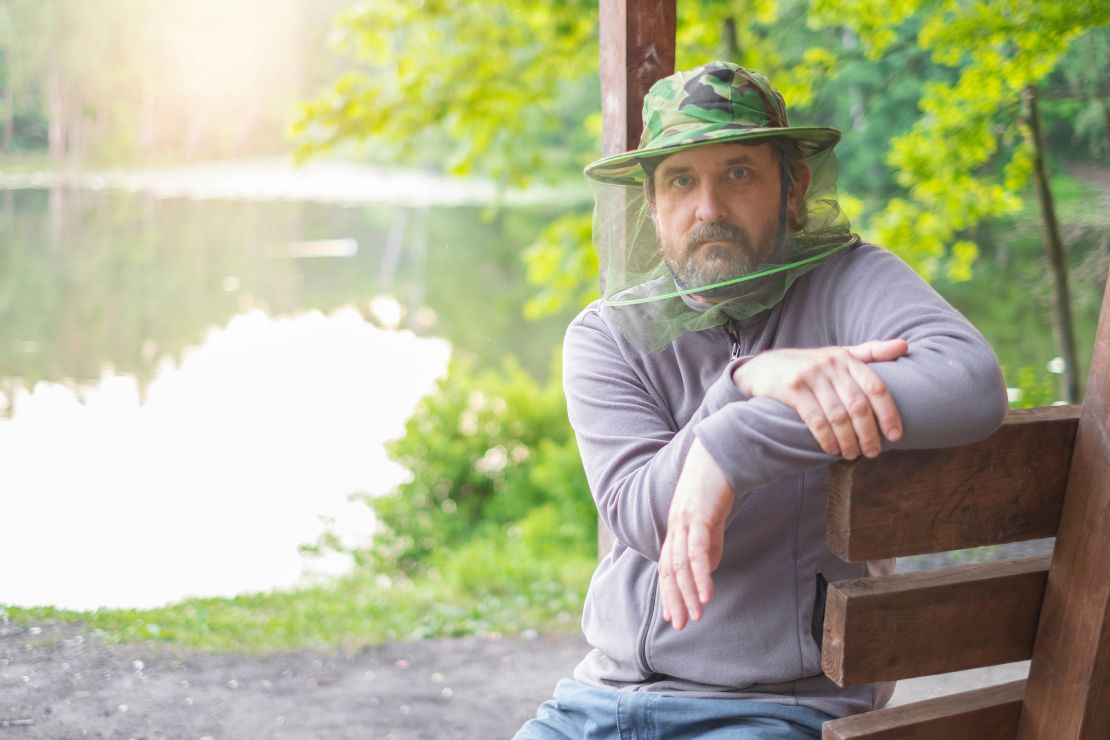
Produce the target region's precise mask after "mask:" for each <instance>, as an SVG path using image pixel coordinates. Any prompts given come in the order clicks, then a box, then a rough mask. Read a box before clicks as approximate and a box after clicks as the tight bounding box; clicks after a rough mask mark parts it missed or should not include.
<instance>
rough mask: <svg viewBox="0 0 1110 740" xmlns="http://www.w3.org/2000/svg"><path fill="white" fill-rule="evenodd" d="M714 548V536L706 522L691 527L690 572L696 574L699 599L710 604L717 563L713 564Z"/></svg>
mask: <svg viewBox="0 0 1110 740" xmlns="http://www.w3.org/2000/svg"><path fill="white" fill-rule="evenodd" d="M712 547H713V542H712V534H711V532H710V531H709V527H708V526H706V525H705V523H704V522H694V523H693V524H691V525H690V539H689V551H690V570H691V571H692V572H693V574H694V584H695V585H696V586H697V588H698V598H699V599H700V600H701V603H702V604H708V603H709V600H710V599H712V598H713V577H712V575H710V574H711V573H712V572H713V566H714V565H715V563H713V562H711V559H710V551H711V549H712Z"/></svg>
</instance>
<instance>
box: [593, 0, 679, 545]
mask: <svg viewBox="0 0 1110 740" xmlns="http://www.w3.org/2000/svg"><path fill="white" fill-rule="evenodd" d="M600 2H601V5H600V12H599V15H600V20H601V29H600V42H601V60H600V61H601V114H602V119H603V123H602V126H603V127H602V135H601V151H602V154H603V155H605V156H608V155H610V154H618V153H620V152H624V151H628V150H629V149H634V148H636V146H637V145H638V144H639V143H640V132H641V131H642V130H643V118H642V115H641V110H642V108H643V103H644V95H646V94H647V91H648V89H649V88H650V87H651V86H652V85H653V84H655V82H656V81H657V80H660V79H662V78H663V77H666V76H667V75H669V74H671V73H673V72H674V43H675V41H674V40H675V2H676V0H600ZM601 274H602V280H604V275H605V265H602V272H601ZM597 545H598V552H599V554H601V555H604V554H605V553H607V552H608V551H609V550H610V548H611V547H612V545H613V535H612V534H610V532H609V531H608V530H607V529H606V528H605V525H603V524H601V523H598V533H597Z"/></svg>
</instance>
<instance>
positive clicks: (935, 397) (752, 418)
mask: <svg viewBox="0 0 1110 740" xmlns="http://www.w3.org/2000/svg"><path fill="white" fill-rule="evenodd" d="M857 252H859V254H855V255H852V259H850V260H848V259H846V260H840V261H839V262H838V263H837V264H836V265H830V267H831V268H833V269H830V270H827V271H822V272H823V273H824V274H823V275H821V278H822V280H821V284H820V285H816V286H812V287H813V289H810V290H807V291H805V293H804V297H803V298H802V299H801V300H800V302H798V303H795V304H794V305H792V306H790V310H791V311H792V312H801V314H800V315H802V316H806V317H813V322H814V326H815V327H816V331H815V333H813V337H814V339H815V341H813V342H809V343H807V346H829V345H851V344H858V343H860V342H864V341H868V340H872V339H895V338H903V339H906V340H907V341H908V342H909V345H910V350H909V353H908V354H907V355H906V356H905V357H902V358H900V359H898V360H896V361H894V362H886V363H873V364H872V365H871V367H872V369H874V370H875V372H876V373H878V375H879V376H880V377H881V378H882V379H883V380H884V381H885V382H886V384H887V386H888V388H889V389H890V391H891V394H892V395H893V397H894V400H895V403H896V404H897V406H898V409H899V412H900V413H901V416H902V422H903V436H902V439H901V440H900V441H899V442H898V443H896V444H894V445H891V444H889V443H886V444H885V445H884V449H890V448H903V449H905V448H928V447H944V446H952V445H960V444H966V443H969V442H972V441H975V440H978V439H981V438H983V437H985V436H987V435H988V434H990V433H991V432H992V431H993V430H994V429H995V428H996V427H997V426H998V424H1000V423H1001V420H1002V418H1003V416H1004V415H1005V412H1006V394H1005V386H1004V383H1003V381H1002V376H1001V372H1000V370H999V368H998V363H997V360H996V359H995V357H994V353H993V352H992V350H991V349H990V347H989V345H987V343H986V341H985V340H984V339H983V337H982V336H981V335H980V334H979V332H977V331H976V330H975V329H974V328H973V327H972V326H971V325H970V324H969V323H968V322H967V321H966V320H965V319H964V318H963V317H962V316H960V314H959V313H958V312H956V311H955V310H954V309H953V308H952V307H951V306H949V305H948V304H947V303H946V302H945V301H944V300H943V299H942V298H941V297H940V296H939V295H937V294H936V292H935V291H933V290H932V288H930V287H929V286H928V285H926V284H925V283H924V282H923V281H922V280H921V279H920V278H918V277H917V276H916V275H915V274H914V273H913V271H912V270H910V269H909V268H908V267H907V266H906V265H905V264H904V263H902V261H901V260H899V259H898V258H897V257H895V256H894V255H893V254H890V253H889V252H886V250H882V249H879V248H877V247H861V248H859V250H857ZM810 277H816V276H815V275H811V276H810ZM564 355H565V359H564V364H563V367H564V388H565V390H566V393H567V405H568V411H569V413H570V417H571V423H572V425H573V426H574V429H575V432H576V434H577V437H578V443H579V449H580V451H581V453H582V460H583V465H584V467H585V469H586V474H587V477H588V479H589V482H590V488H591V490H592V491H593V493H594V498H595V500H596V502H597V506H598V512H599V516H600V517H601V521H602V522H603V523H604V524H605V525H606V526H607V527H608V528H609V529H610V531H612V532H613V534H614V536H615V537H616V538H617V539H618V541H620V542H621V543H623V544H625V545H627V546H628V547H631V548H633V549H634V550H636V551H637V552H639V553H641V554H642V555H644V556H645V557H648V558H650V559H652V560H657V559H658V556H659V550H660V548H661V546H662V542H663V538H664V536H665V534H666V521H667V513H668V510H669V508H670V502H671V498H672V496H673V494H674V489H675V485H676V483H677V481H678V475H679V473H680V471H681V469H682V462H683V460H684V459H685V456H686V452H687V451H688V450H689V447H690V444H691V442H692V441H693V435H696V436H697V438H698V439H700V440H701V442H702V443H703V444H704V445H705V447H706V449H707V450H708V451H709V453H710V455H712V456H713V459H714V460H715V461H716V462H717V463H718V464H719V465H720V466H721V468H722V470H723V471H724V473H725V476H726V478H727V479H728V481H729V483H730V485H731V486H732V489H733V492H734V493H735V494H736V496H737V498H738V500H742V499H743V498H745V497H746V496H747V494H748V493H749V492H750V491H753V490H755V489H757V488H761V487H764V486H767V485H769V484H771V483H773V482H774V481H776V480H778V479H780V478H783V477H785V476H789V475H796V474H800V473H803V472H805V471H807V470H813V469H816V468H820V467H822V466H825V465H828V464H829V463H830V462H833V461H835V460H836V459H837V458H836V457H834V456H831V455H828V454H826V453H824V452H823V451H822V450H821V449H820V447H819V446H818V444H817V442H816V440H815V439H814V438H813V436H812V435H811V434H810V432H809V430H808V429H807V428H806V426H805V424H803V423H802V421H801V419H799V417H798V415H797V413H795V411H794V410H793V409H791V408H789V407H787V406H785V405H783V404H781V403H779V402H777V401H774V400H771V399H768V398H752V399H748V398H746V397H745V396H744V395H743V394H741V393H740V391H739V390H738V389H737V388H736V387H735V386H734V385H733V383H732V382H731V373H732V371H733V369H734V368H735V366H736V363H737V362H742V360H740V361H735V362H733V363H730V364H729V365H728V366H727V367H726V368H725V371H724V372H723V373H722V374H721V376H720V377H719V378H718V379H717V381H716V382H715V383H713V384H712V385H711V386H710V388H709V389H708V391H707V393H706V395H705V398H704V399H703V401H702V404H701V406H700V407H699V408H698V410H697V411H696V413H695V414H694V415H693V417H692V418H691V419H690V420H689V421H688V422H687V423H686V424H685V425H684V426H682V427H679V426H678V424H677V423H676V421H675V420H674V419H673V418H672V417H671V415H670V413H669V411H668V410H667V408H666V404H665V403H663V402H662V400H661V399H660V398H658V397H657V396H656V395H655V393H654V391H653V389H651V388H649V387H647V386H646V385H645V384H644V383H643V382H642V381H641V380H640V378H639V376H638V374H637V373H636V372H635V371H634V370H633V368H632V362H631V361H630V360H629V358H626V357H625V356H624V355H623V354H622V349H621V347H620V346H619V345H618V343H617V342H616V341H615V340H614V339H613V338H612V336H610V334H609V333H608V331H606V329H605V326H604V324H603V322H602V320H601V318H600V317H599V316H598V315H597V314H596V313H592V314H590V313H587V314H585V315H584V317H583V318H582V319H580V320H579V321H577V322H575V323H574V324H572V325H571V327H570V329H569V330H568V332H567V337H566V342H565V343H564ZM674 380H675V382H681V379H680V378H676V379H674ZM737 508H738V507H737Z"/></svg>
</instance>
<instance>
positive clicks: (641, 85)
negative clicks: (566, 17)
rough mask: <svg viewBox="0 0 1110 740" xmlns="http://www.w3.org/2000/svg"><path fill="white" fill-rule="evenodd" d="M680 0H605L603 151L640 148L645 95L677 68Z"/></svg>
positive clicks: (602, 110)
mask: <svg viewBox="0 0 1110 740" xmlns="http://www.w3.org/2000/svg"><path fill="white" fill-rule="evenodd" d="M675 2H676V0H601V5H600V16H601V29H600V39H599V40H600V44H601V115H602V126H603V128H602V141H601V150H602V153H603V154H604V155H605V156H608V155H610V154H619V153H620V152H624V151H628V150H629V149H635V148H636V146H637V145H638V144H639V143H640V132H641V131H642V130H643V118H642V116H641V110H642V108H643V103H644V95H646V94H647V91H648V89H649V88H650V87H651V86H652V85H654V84H655V83H656V81H658V80H660V79H662V78H664V77H666V76H667V75H670V74H671V73H673V72H674V43H675Z"/></svg>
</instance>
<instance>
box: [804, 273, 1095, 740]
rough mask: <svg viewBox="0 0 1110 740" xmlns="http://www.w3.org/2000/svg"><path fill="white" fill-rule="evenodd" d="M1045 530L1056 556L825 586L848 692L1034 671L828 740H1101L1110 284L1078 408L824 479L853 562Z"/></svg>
mask: <svg viewBox="0 0 1110 740" xmlns="http://www.w3.org/2000/svg"><path fill="white" fill-rule="evenodd" d="M1051 536H1055V537H1056V546H1055V550H1054V551H1053V554H1052V555H1051V556H1043V557H1034V558H1022V559H1018V560H1009V561H1001V562H994V563H981V564H975V565H964V566H958V567H955V568H947V569H944V570H941V571H934V572H920V573H906V574H895V575H891V576H877V577H871V578H856V579H852V580H847V581H840V582H837V583H833V584H830V585H829V590H828V595H827V599H826V604H825V623H824V643H823V647H822V668H823V670H824V671H825V673H826V674H827V675H828V676H829V677H830V678H832V679H833V680H834V681H835V682H836V683H837V684H839V685H841V686H848V685H854V684H861V683H869V682H872V681H890V680H896V679H900V678H912V677H916V676H926V675H932V674H937V673H946V672H949V671H956V670H963V669H967V668H978V667H982V666H989V665H997V664H1000V663H1008V662H1012V661H1018V660H1026V659H1032V661H1031V663H1030V670H1029V678H1028V679H1027V680H1025V681H1016V682H1013V683H1010V684H1004V685H1002V686H997V687H991V688H988V689H981V690H978V691H971V692H965V693H963V694H956V695H953V696H950V697H943V698H941V699H933V700H929V701H926V702H920V703H918V704H911V705H905V706H901V707H892V708H889V709H884V710H880V711H877V712H870V713H868V714H863V715H858V716H856V717H849V718H845V719H842V720H837V721H834V722H830V723H827V724H826V725H825V730H824V738H826V740H830V739H833V738H837V739H847V738H1014V737H1020V738H1084V739H1086V738H1090V739H1092V740H1094V739H1096V738H1097V739H1098V740H1106V739H1107V738H1110V285H1108V286H1107V289H1106V293H1105V296H1104V298H1103V304H1102V313H1101V317H1100V320H1099V328H1098V334H1097V337H1096V339H1095V348H1094V353H1093V355H1092V360H1091V371H1090V376H1089V379H1088V381H1087V395H1086V399H1085V400H1084V402H1083V405H1082V406H1059V407H1051V408H1040V409H1029V410H1024V411H1013V412H1011V413H1010V415H1009V417H1008V418H1007V420H1006V422H1005V423H1004V424H1003V426H1002V427H1001V428H1000V429H999V430H998V431H997V432H996V433H995V434H994V435H992V436H991V437H990V438H988V439H986V440H984V441H982V442H979V443H977V444H973V445H968V446H966V447H959V448H952V449H942V450H921V451H908V452H893V453H888V454H886V455H883V456H882V457H880V458H877V459H874V460H862V461H857V462H853V463H838V464H836V465H834V466H832V468H831V470H830V476H829V502H828V541H829V546H830V548H832V550H833V552H835V553H836V554H837V555H838V556H839V557H841V558H842V559H844V560H846V561H850V562H860V561H865V560H872V559H879V558H890V557H902V556H906V555H916V554H921V553H932V552H944V551H948V550H957V549H963V548H968V547H978V546H982V545H994V544H1003V543H1007V542H1018V541H1023V540H1030V539H1036V538H1041V537H1051Z"/></svg>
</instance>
